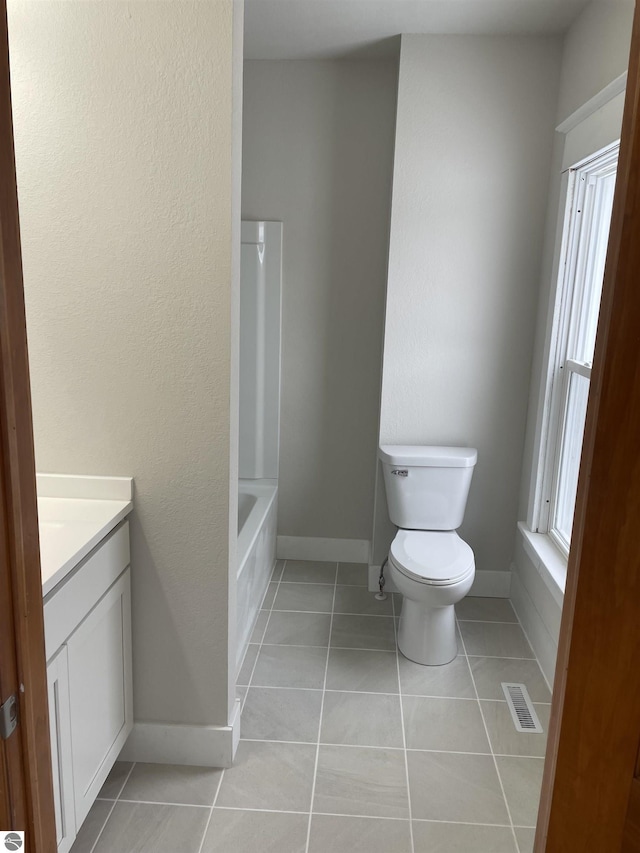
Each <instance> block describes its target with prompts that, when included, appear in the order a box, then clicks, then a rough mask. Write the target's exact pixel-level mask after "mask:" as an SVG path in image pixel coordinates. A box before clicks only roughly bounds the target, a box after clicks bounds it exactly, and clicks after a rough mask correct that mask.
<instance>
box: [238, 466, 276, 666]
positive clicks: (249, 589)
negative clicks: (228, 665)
mask: <svg viewBox="0 0 640 853" xmlns="http://www.w3.org/2000/svg"><path fill="white" fill-rule="evenodd" d="M277 517H278V481H277V480H240V482H239V486H238V588H237V606H238V622H237V638H238V642H237V650H236V653H237V654H236V663H237V669H238V671H239V669H240V665H241V664H242V659H243V658H244V653H245V652H246V650H247V646H248V644H249V638H250V636H251V632H252V631H253V625H254V622H255V621H256V617H257V615H258V610H259V609H260V605H261V603H262V599H263V598H264V594H265V592H266V590H267V586H268V584H269V578H270V577H271V572H272V571H273V566H274V563H275V560H276V525H277Z"/></svg>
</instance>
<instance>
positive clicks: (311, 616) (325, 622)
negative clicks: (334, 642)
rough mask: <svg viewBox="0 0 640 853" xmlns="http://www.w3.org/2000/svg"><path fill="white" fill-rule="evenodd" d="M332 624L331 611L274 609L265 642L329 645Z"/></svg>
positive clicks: (293, 644)
mask: <svg viewBox="0 0 640 853" xmlns="http://www.w3.org/2000/svg"><path fill="white" fill-rule="evenodd" d="M330 626H331V615H330V614H329V613H285V612H276V611H275V610H273V611H272V612H271V619H270V620H269V624H268V625H267V630H266V633H265V635H264V641H263V642H265V643H274V644H276V645H287V646H327V645H328V644H329V629H330Z"/></svg>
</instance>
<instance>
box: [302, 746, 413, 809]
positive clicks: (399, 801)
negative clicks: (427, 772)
mask: <svg viewBox="0 0 640 853" xmlns="http://www.w3.org/2000/svg"><path fill="white" fill-rule="evenodd" d="M408 806H409V804H408V799H407V781H406V773H405V763H404V752H403V751H402V750H400V749H399V750H388V749H367V748H366V747H352V746H321V747H320V751H319V756H318V772H317V776H316V791H315V797H314V802H313V811H314V812H324V813H327V814H343V815H349V814H351V815H361V816H365V817H366V816H371V817H398V818H408V816H409V807H408Z"/></svg>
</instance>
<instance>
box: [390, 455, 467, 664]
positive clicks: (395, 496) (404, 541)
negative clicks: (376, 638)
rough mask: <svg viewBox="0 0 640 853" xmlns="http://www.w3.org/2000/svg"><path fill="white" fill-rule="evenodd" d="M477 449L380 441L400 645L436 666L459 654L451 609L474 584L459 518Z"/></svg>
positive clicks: (407, 653)
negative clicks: (394, 528) (391, 526)
mask: <svg viewBox="0 0 640 853" xmlns="http://www.w3.org/2000/svg"><path fill="white" fill-rule="evenodd" d="M477 457H478V454H477V451H476V450H474V449H473V448H470V447H440V446H437V447H436V446H426V445H388V444H385V445H381V446H380V449H379V458H380V461H381V462H382V470H383V473H384V483H385V490H386V493H387V503H388V506H389V517H390V519H391V521H392V522H393V523H394V524H395V525H397V527H398V532H397V534H396V537H395V539H394V540H393V542H392V543H391V548H390V550H389V577H390V578H391V580H392V581H393V583H394V585H395V587H396V589H397V590H398V591H399V592H400V593H401V594H402V612H401V615H400V626H399V629H398V647H399V649H400V651H401V652H402V654H403V655H404V656H405V657H407V658H409V660H412V661H415V662H416V663H420V664H426V665H429V666H440V665H442V664H445V663H449V662H450V661H452V660H453V659H454V658H455V657H456V655H457V654H458V644H457V641H456V621H455V609H454V605H456V604H457V603H458V602H459V601H461V600H462V599H463V598H464V596H465V595H467V593H468V592H469V590H470V589H471V585H472V583H473V578H474V576H475V561H474V557H473V551H472V550H471V548H470V547H469V545H468V544H467V543H466V542H465V541H464V540H463V539H461V538H460V537H459V536H458V534H457V532H456V530H457V528H458V527H459V526H460V525H461V524H462V519H463V518H464V511H465V508H466V505H467V496H468V494H469V486H470V485H471V477H472V475H473V468H474V466H475V464H476V460H477Z"/></svg>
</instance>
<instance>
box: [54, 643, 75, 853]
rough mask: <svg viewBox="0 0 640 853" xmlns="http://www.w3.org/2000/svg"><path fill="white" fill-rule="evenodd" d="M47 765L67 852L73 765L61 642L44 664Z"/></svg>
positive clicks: (61, 845)
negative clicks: (48, 735)
mask: <svg viewBox="0 0 640 853" xmlns="http://www.w3.org/2000/svg"><path fill="white" fill-rule="evenodd" d="M47 682H48V687H49V726H50V728H51V766H52V770H53V799H54V804H55V812H56V843H57V845H58V853H67V852H68V851H69V850H70V849H71V845H72V844H73V841H74V839H75V837H76V819H75V803H74V797H73V767H72V763H71V716H70V711H69V674H68V665H67V649H66V646H63V647H62V648H61V649H60V651H59V652H58V654H57V655H56V656H55V657H54V658H53V659H52V660H51V661H50V662H49V664H48V666H47Z"/></svg>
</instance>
